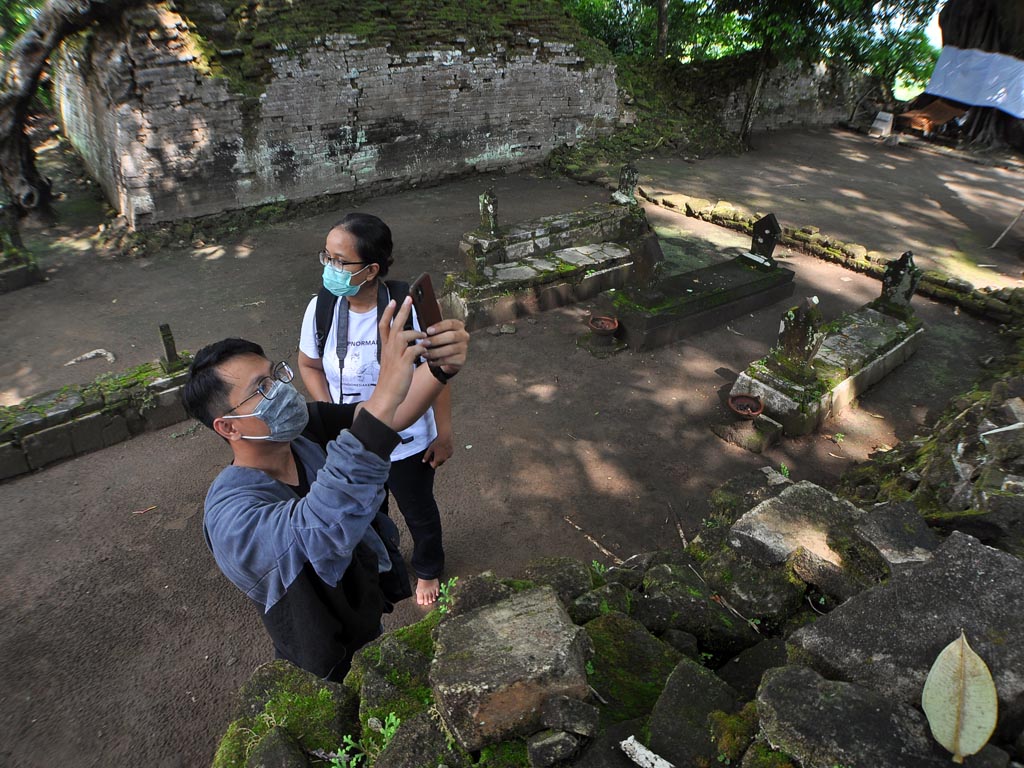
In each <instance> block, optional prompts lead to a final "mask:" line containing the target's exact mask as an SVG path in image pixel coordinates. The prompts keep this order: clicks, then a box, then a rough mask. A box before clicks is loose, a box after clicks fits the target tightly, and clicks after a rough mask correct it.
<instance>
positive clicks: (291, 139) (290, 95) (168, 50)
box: [54, 8, 618, 226]
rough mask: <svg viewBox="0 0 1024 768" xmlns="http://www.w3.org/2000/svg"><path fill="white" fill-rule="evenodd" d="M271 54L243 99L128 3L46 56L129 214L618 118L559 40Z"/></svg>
mask: <svg viewBox="0 0 1024 768" xmlns="http://www.w3.org/2000/svg"><path fill="white" fill-rule="evenodd" d="M275 53H276V54H277V55H276V56H275V57H273V58H271V60H270V61H271V64H272V67H273V76H272V78H271V80H270V82H269V83H268V84H267V86H266V88H265V90H264V92H263V93H262V95H261V96H259V98H258V100H257V99H256V98H254V97H251V96H250V97H249V98H247V97H246V96H244V95H241V94H238V93H234V92H232V90H231V89H230V88H229V82H228V81H227V80H226V79H223V78H217V77H211V76H209V75H208V74H206V73H204V67H203V58H202V56H201V54H200V53H199V51H198V50H197V48H196V43H195V41H194V40H193V38H192V36H191V35H190V33H189V31H188V27H187V25H186V23H185V22H184V21H183V20H182V18H181V17H180V16H178V15H177V14H175V13H173V12H172V11H169V10H166V9H164V8H155V9H154V8H148V9H143V10H140V11H137V12H133V14H131V15H130V16H128V18H127V21H126V23H125V24H124V25H123V27H122V28H120V29H117V30H109V29H99V30H97V31H95V32H93V33H92V35H91V36H90V37H89V38H88V39H87V41H86V42H85V43H79V44H78V45H75V46H73V47H65V49H64V50H63V51H62V53H61V55H60V56H59V57H57V58H56V61H55V66H54V83H55V92H56V95H57V101H58V105H59V110H60V114H61V119H62V121H63V124H64V130H65V133H66V135H68V137H69V138H70V139H71V141H72V143H73V144H74V145H75V146H76V148H77V149H78V150H79V152H80V154H81V155H82V157H83V158H84V160H85V163H86V166H87V167H88V169H89V171H90V173H91V174H93V176H95V178H96V179H97V180H98V181H99V182H100V183H101V184H102V186H103V188H104V190H106V193H107V195H108V197H109V199H110V200H111V202H112V203H113V204H114V206H115V207H116V208H117V209H118V210H119V211H121V213H123V214H124V215H125V216H126V217H127V219H128V221H129V223H130V224H131V225H132V226H140V225H144V224H147V223H155V222H160V221H170V220H176V219H180V218H186V217H192V216H201V215H204V214H210V213H216V212H219V211H223V210H227V209H234V208H242V207H247V206H253V205H259V204H264V203H268V202H274V201H279V200H282V199H293V200H295V199H303V198H310V197H316V196H320V195H325V194H332V193H339V192H348V191H351V190H355V189H373V190H375V191H376V190H383V189H387V188H392V187H401V186H408V185H411V184H416V183H422V182H432V181H437V180H439V179H442V178H445V177H447V176H453V175H457V174H462V173H465V172H467V171H470V170H491V169H496V168H508V167H516V166H520V165H525V164H529V163H535V162H538V161H540V160H543V159H544V158H545V157H546V156H547V155H548V153H549V152H550V151H551V150H552V149H554V148H555V147H557V146H560V145H562V144H564V143H574V142H575V141H577V140H579V139H581V138H585V137H590V136H594V135H596V134H600V133H604V132H608V131H610V130H611V129H612V127H613V126H614V124H615V122H616V120H617V118H618V106H617V102H618V93H617V88H616V84H615V71H614V67H613V66H611V65H597V66H591V65H589V64H588V62H586V61H585V60H584V59H583V58H582V57H581V56H579V55H577V54H576V53H575V52H574V50H573V48H572V46H570V45H567V44H564V43H558V42H547V41H542V40H538V39H536V38H530V39H529V41H528V42H527V43H524V45H523V46H522V47H517V48H516V50H515V51H514V52H512V51H509V50H506V49H504V48H502V47H501V46H497V47H496V48H495V49H494V50H492V51H488V52H486V53H484V52H481V53H477V52H474V51H473V49H472V48H466V49H463V48H460V47H454V46H453V47H452V48H451V49H448V50H431V51H420V52H410V53H407V54H402V55H397V54H392V53H390V52H389V50H388V49H387V48H385V47H374V46H370V45H367V44H365V43H364V42H361V41H360V40H358V39H356V38H355V37H353V36H350V35H342V34H329V35H326V36H325V37H323V38H322V39H320V40H319V41H317V42H316V43H314V44H312V46H311V47H309V48H306V49H304V50H302V51H290V50H279V51H276V52H275Z"/></svg>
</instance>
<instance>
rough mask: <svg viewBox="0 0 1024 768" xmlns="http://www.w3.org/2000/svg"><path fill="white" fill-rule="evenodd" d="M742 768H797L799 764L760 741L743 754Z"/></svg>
mask: <svg viewBox="0 0 1024 768" xmlns="http://www.w3.org/2000/svg"><path fill="white" fill-rule="evenodd" d="M740 768H797V763H796V761H795V760H794V759H793V758H792V757H790V756H789V755H787V754H786V753H785V752H779V751H777V750H774V749H772V747H771V745H770V744H768V743H767V742H766V741H763V740H760V739H759V740H757V741H755V742H754V743H753V744H751V745H750V747H749V748H748V749H747V751H746V752H745V753H744V754H743V762H742V763H740Z"/></svg>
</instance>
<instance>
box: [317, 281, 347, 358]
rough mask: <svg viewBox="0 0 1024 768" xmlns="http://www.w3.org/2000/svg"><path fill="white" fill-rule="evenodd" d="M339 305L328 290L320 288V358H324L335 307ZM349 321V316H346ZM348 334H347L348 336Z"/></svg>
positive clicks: (318, 346)
mask: <svg viewBox="0 0 1024 768" xmlns="http://www.w3.org/2000/svg"><path fill="white" fill-rule="evenodd" d="M337 303H338V297H337V296H335V295H334V294H333V293H331V292H330V291H328V290H327V289H326V288H324V287H322V286H321V288H320V292H319V293H318V294H317V295H316V315H315V328H316V337H315V338H316V351H317V354H318V355H319V356H320V357H323V356H324V349H325V348H326V347H327V334H328V333H330V330H331V323H333V322H334V305H335V304H337ZM345 319H346V320H348V315H347V314H346V315H345ZM347 335H348V334H346V336H347Z"/></svg>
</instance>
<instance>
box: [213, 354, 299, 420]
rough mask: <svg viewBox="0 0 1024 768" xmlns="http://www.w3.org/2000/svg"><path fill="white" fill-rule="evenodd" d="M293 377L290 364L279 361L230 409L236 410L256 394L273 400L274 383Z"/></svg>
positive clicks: (287, 380) (226, 413) (286, 381)
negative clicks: (267, 374)
mask: <svg viewBox="0 0 1024 768" xmlns="http://www.w3.org/2000/svg"><path fill="white" fill-rule="evenodd" d="M293 378H295V373H294V372H293V371H292V368H291V366H290V365H288V363H286V362H284V361H283V360H282V361H281V362H280V363H278V364H277V365H275V366H274V368H273V370H272V371H271V372H270V375H269V376H264V377H263V378H262V379H260V380H259V381H258V382H257V383H256V391H255V392H253V393H252V394H251V395H249V396H248V397H247V398H245V399H244V400H243V401H242V402H240V403H239V404H238V405H236V406H235V407H234V408H232V409H231V411H235V410H238V409H239V408H241V407H242V406H243V405H245V404H246V403H247V402H249V401H250V400H252V399H253V398H254V397H256V395H263V397H265V398H266V399H267V400H273V399H274V384H275V383H276V382H278V381H282V382H284V383H285V384H287V383H288V382H289V381H291V380H292V379H293ZM231 411H225V413H224V415H225V416H227V415H228V414H229V413H231Z"/></svg>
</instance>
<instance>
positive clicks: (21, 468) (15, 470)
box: [0, 443, 30, 481]
mask: <svg viewBox="0 0 1024 768" xmlns="http://www.w3.org/2000/svg"><path fill="white" fill-rule="evenodd" d="M29 469H30V467H29V465H28V459H27V458H26V456H25V452H24V451H23V450H22V449H21V446H19V445H18V444H17V443H2V444H0V481H2V480H6V479H7V478H9V477H17V476H18V475H23V474H25V473H26V472H28V471H29Z"/></svg>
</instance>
